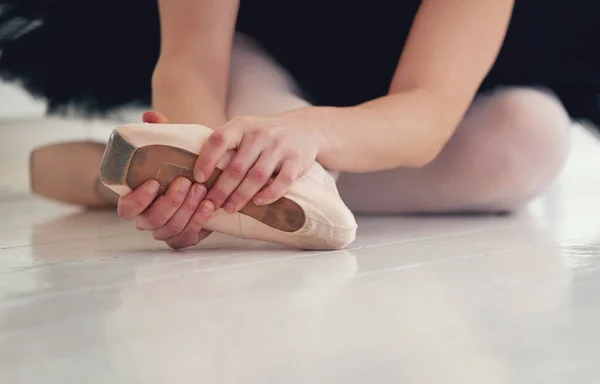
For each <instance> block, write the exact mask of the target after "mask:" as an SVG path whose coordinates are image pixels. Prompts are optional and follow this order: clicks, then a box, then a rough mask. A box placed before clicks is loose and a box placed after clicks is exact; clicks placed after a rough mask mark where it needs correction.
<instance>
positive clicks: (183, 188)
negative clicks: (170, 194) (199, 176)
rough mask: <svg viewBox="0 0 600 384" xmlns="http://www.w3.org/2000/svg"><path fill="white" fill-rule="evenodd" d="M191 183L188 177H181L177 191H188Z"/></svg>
mask: <svg viewBox="0 0 600 384" xmlns="http://www.w3.org/2000/svg"><path fill="white" fill-rule="evenodd" d="M191 185H192V183H191V182H190V181H189V180H188V179H183V180H181V181H180V182H179V192H181V193H185V192H187V191H188V189H189V188H190V186H191Z"/></svg>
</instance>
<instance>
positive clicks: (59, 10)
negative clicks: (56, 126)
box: [0, 0, 160, 113]
mask: <svg viewBox="0 0 600 384" xmlns="http://www.w3.org/2000/svg"><path fill="white" fill-rule="evenodd" d="M159 44H160V30H159V19H158V8H157V5H156V1H152V0H102V1H81V0H0V51H1V56H0V78H2V79H3V80H6V81H15V82H18V83H20V84H21V85H22V86H24V88H25V89H26V90H27V91H29V92H30V93H31V94H32V95H34V96H36V97H39V98H43V99H44V100H46V101H47V102H48V111H49V112H50V113H59V112H62V111H65V110H68V109H70V108H72V107H74V108H75V109H77V110H80V111H82V112H85V113H103V112H106V111H108V110H110V109H112V108H116V107H120V106H123V105H127V104H148V103H149V102H150V94H151V92H150V90H151V77H152V72H153V70H154V65H155V63H156V60H157V58H158V54H159Z"/></svg>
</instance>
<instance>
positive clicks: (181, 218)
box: [152, 184, 206, 241]
mask: <svg viewBox="0 0 600 384" xmlns="http://www.w3.org/2000/svg"><path fill="white" fill-rule="evenodd" d="M204 196H206V187H205V186H204V185H202V184H194V185H193V186H192V188H191V189H190V191H189V192H188V194H187V196H186V198H185V201H184V202H183V204H182V205H181V207H179V209H178V210H177V212H175V214H174V215H173V216H172V217H171V218H170V219H169V221H168V222H167V223H166V224H165V225H164V226H162V227H160V228H158V229H156V230H155V231H154V232H153V233H152V235H153V236H154V239H156V240H162V241H164V240H168V239H170V238H172V237H174V236H176V235H178V234H180V233H181V232H182V231H183V230H184V229H185V227H186V225H187V224H188V223H189V221H190V219H191V218H192V215H193V214H194V212H196V209H197V208H198V205H199V204H200V202H201V201H202V199H204Z"/></svg>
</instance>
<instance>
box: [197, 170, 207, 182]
mask: <svg viewBox="0 0 600 384" xmlns="http://www.w3.org/2000/svg"><path fill="white" fill-rule="evenodd" d="M196 181H197V182H199V183H204V182H205V181H206V175H205V174H204V172H202V171H198V172H196Z"/></svg>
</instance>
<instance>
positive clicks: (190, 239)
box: [117, 112, 214, 249]
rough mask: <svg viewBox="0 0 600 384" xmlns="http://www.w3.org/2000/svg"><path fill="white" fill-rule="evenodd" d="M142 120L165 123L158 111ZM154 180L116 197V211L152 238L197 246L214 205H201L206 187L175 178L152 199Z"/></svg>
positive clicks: (205, 234) (178, 245)
mask: <svg viewBox="0 0 600 384" xmlns="http://www.w3.org/2000/svg"><path fill="white" fill-rule="evenodd" d="M143 121H144V122H145V123H155V124H165V123H167V122H168V121H167V119H166V118H165V117H164V116H162V115H161V114H158V113H155V112H147V113H145V114H144V119H143ZM157 192H158V182H157V181H155V180H149V181H147V182H146V183H144V184H142V185H141V186H140V187H138V188H136V189H135V190H134V191H133V192H131V193H129V194H128V195H126V196H123V197H121V198H120V199H119V203H118V209H117V212H118V213H119V216H121V217H122V218H124V219H127V220H131V219H134V220H135V227H136V229H138V230H140V231H152V234H153V237H154V238H155V239H156V240H162V241H164V242H165V243H166V244H167V245H168V246H169V247H171V248H174V249H178V248H186V247H191V246H194V245H197V244H198V243H199V242H200V241H202V240H203V239H205V238H206V237H208V235H210V234H211V232H210V231H207V230H205V229H203V227H204V225H205V224H206V223H207V222H208V220H209V219H210V218H211V216H212V213H213V212H214V206H213V204H212V203H211V202H210V201H205V202H203V203H202V204H201V202H202V200H203V199H204V198H205V196H206V187H204V186H203V185H201V184H196V183H194V184H193V185H192V183H191V182H190V181H189V180H188V179H186V178H183V177H182V178H178V179H176V180H175V181H174V182H173V183H171V185H170V186H169V189H168V190H167V192H166V194H164V195H163V196H160V197H159V198H158V199H156V200H154V199H155V198H156V195H157Z"/></svg>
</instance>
